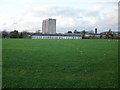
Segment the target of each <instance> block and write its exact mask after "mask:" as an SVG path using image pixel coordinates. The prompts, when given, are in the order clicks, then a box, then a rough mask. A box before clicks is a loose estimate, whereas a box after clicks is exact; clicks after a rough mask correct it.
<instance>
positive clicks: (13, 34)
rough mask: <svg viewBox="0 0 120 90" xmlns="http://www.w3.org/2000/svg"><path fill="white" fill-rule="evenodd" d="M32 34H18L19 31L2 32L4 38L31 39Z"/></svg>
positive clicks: (24, 32)
mask: <svg viewBox="0 0 120 90" xmlns="http://www.w3.org/2000/svg"><path fill="white" fill-rule="evenodd" d="M30 36H31V34H30V33H29V32H26V31H23V32H18V30H14V31H11V32H10V33H9V32H7V31H2V38H30Z"/></svg>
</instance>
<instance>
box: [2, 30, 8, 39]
mask: <svg viewBox="0 0 120 90" xmlns="http://www.w3.org/2000/svg"><path fill="white" fill-rule="evenodd" d="M7 37H8V32H7V31H6V30H4V31H2V38H7Z"/></svg>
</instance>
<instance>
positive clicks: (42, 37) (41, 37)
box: [31, 36, 82, 39]
mask: <svg viewBox="0 0 120 90" xmlns="http://www.w3.org/2000/svg"><path fill="white" fill-rule="evenodd" d="M31 38H32V39H82V37H78V36H32V37H31Z"/></svg>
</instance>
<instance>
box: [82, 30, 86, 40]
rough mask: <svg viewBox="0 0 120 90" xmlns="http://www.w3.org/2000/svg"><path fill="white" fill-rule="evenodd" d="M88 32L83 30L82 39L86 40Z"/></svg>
mask: <svg viewBox="0 0 120 90" xmlns="http://www.w3.org/2000/svg"><path fill="white" fill-rule="evenodd" d="M86 33H87V32H86V31H85V30H83V31H82V38H83V39H84V38H85V34H86Z"/></svg>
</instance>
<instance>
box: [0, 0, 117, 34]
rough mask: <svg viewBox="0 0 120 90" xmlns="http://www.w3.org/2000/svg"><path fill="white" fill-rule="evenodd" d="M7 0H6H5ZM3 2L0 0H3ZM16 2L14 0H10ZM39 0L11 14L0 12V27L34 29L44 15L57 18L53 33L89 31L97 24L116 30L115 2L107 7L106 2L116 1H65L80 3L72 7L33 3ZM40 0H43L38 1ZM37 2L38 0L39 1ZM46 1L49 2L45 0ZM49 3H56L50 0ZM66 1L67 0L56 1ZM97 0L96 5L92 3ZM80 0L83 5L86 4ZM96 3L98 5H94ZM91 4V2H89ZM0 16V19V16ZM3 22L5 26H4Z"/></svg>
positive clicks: (21, 0) (24, 0) (23, 0)
mask: <svg viewBox="0 0 120 90" xmlns="http://www.w3.org/2000/svg"><path fill="white" fill-rule="evenodd" d="M5 1H8V0H5ZM5 1H3V2H5ZM10 1H13V2H16V0H10ZM40 1H41V0H30V3H29V4H30V5H27V6H26V8H24V9H23V8H22V6H21V8H22V11H21V12H19V13H18V14H16V13H15V15H12V14H11V15H10V16H9V15H8V14H7V15H5V14H3V15H1V16H0V19H1V21H3V23H0V24H1V25H3V26H1V30H2V29H8V30H13V29H18V30H19V31H23V30H28V31H36V30H41V29H42V20H44V19H47V18H55V19H56V20H57V32H67V31H68V30H72V31H73V30H75V29H78V30H84V29H85V30H92V29H94V28H95V27H98V29H99V30H100V31H102V30H108V29H109V28H111V29H112V30H116V29H117V19H118V17H117V4H114V5H112V6H108V5H107V4H108V3H113V2H117V0H101V1H99V2H100V3H105V4H104V5H102V4H100V3H99V2H98V0H91V1H88V0H69V2H75V3H80V7H79V8H75V7H74V6H73V7H72V6H62V5H56V4H49V5H48V4H46V5H33V4H32V3H34V2H40ZM42 1H43V0H42ZM42 1H41V2H42ZM0 2H1V0H0ZM18 2H21V3H22V5H23V4H24V5H25V4H27V2H28V0H20V1H18ZM46 2H49V1H46ZM50 2H56V0H51V1H50ZM59 2H63V3H68V1H67V0H61V1H58V3H59ZM81 2H86V3H87V4H88V3H89V2H92V3H93V6H92V7H89V8H87V9H86V8H81V7H83V6H82V4H81ZM96 2H97V4H95V3H96ZM86 3H84V4H86ZM98 3H99V4H98ZM91 5H92V4H91ZM1 17H2V18H1ZM4 24H5V25H4Z"/></svg>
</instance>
